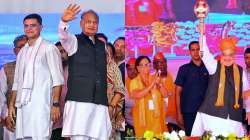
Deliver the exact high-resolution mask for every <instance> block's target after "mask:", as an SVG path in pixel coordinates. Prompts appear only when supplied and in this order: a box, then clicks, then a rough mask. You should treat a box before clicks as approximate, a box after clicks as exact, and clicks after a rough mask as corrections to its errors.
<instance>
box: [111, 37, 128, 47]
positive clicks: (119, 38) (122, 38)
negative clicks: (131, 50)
mask: <svg viewBox="0 0 250 140" xmlns="http://www.w3.org/2000/svg"><path fill="white" fill-rule="evenodd" d="M118 40H123V41H125V37H123V36H120V37H118V38H116V40H115V41H114V43H113V45H115V42H116V41H118Z"/></svg>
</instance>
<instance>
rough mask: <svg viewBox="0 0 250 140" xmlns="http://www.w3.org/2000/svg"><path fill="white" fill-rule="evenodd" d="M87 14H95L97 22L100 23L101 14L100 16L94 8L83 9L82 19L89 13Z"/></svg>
mask: <svg viewBox="0 0 250 140" xmlns="http://www.w3.org/2000/svg"><path fill="white" fill-rule="evenodd" d="M87 14H93V15H94V16H95V18H96V20H97V22H98V23H99V16H98V14H97V13H96V12H95V11H94V10H92V9H90V10H87V11H83V12H82V14H81V19H83V18H84V16H85V15H87Z"/></svg>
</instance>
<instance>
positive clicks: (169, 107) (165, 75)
mask: <svg viewBox="0 0 250 140" xmlns="http://www.w3.org/2000/svg"><path fill="white" fill-rule="evenodd" d="M153 65H154V69H155V71H156V73H157V74H158V75H159V76H160V77H161V84H162V85H163V86H164V88H165V89H166V91H165V93H164V94H163V95H164V97H165V99H164V100H165V109H166V118H167V120H166V121H167V122H171V123H174V124H176V118H177V111H176V108H177V107H176V100H175V98H176V95H175V86H174V81H173V77H172V75H171V73H169V72H168V71H167V60H166V59H165V57H164V55H163V53H161V52H158V53H157V54H156V55H155V56H154V60H153Z"/></svg>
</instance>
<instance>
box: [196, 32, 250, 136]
mask: <svg viewBox="0 0 250 140" xmlns="http://www.w3.org/2000/svg"><path fill="white" fill-rule="evenodd" d="M201 29H203V28H201ZM201 34H204V32H203V31H202V30H201ZM201 41H202V42H203V44H204V45H203V47H202V51H203V53H202V55H203V56H202V60H203V62H204V64H205V66H206V68H207V70H208V72H209V83H208V88H207V91H206V96H205V99H204V101H203V103H202V105H201V106H200V108H199V110H198V113H197V115H196V119H195V122H194V125H193V129H192V135H193V136H201V135H202V134H203V133H204V132H205V131H210V132H211V133H212V134H213V135H215V136H217V135H220V134H230V133H234V134H236V135H237V137H243V136H244V135H245V129H244V126H243V125H242V121H243V119H245V118H247V119H248V124H249V122H250V120H249V119H250V98H249V96H248V97H245V95H249V92H250V90H249V83H248V81H247V76H246V73H245V71H244V70H243V68H242V67H241V66H239V65H238V64H237V63H236V61H235V54H236V44H237V40H236V39H235V38H232V37H227V38H224V39H222V40H221V41H220V42H219V46H218V47H219V49H220V51H221V59H220V61H217V60H215V59H214V57H213V55H212V54H211V53H210V51H209V48H208V46H207V44H206V38H205V37H204V38H200V42H201ZM242 97H244V98H242ZM243 102H244V103H245V106H243ZM243 107H244V108H245V109H246V112H247V113H246V116H243Z"/></svg>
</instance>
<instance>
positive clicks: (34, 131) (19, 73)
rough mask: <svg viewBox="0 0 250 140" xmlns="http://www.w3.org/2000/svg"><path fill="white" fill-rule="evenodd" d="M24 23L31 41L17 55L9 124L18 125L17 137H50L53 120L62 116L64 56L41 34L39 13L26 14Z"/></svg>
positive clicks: (33, 139)
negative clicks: (61, 99) (62, 59)
mask: <svg viewBox="0 0 250 140" xmlns="http://www.w3.org/2000/svg"><path fill="white" fill-rule="evenodd" d="M23 24H24V32H25V35H26V36H27V38H28V42H27V43H26V45H25V46H24V47H23V48H22V50H21V51H20V53H19V54H18V56H17V64H16V70H15V75H14V83H13V87H12V96H11V99H10V103H9V107H8V109H9V110H8V118H9V119H10V123H11V124H9V125H8V126H12V125H16V139H25V140H49V139H50V134H51V130H52V124H51V122H52V121H53V122H56V121H57V120H58V119H59V117H60V108H59V100H60V94H61V88H62V85H63V82H64V79H63V69H62V61H61V56H60V52H59V51H58V49H57V48H56V46H55V45H54V44H52V43H50V42H48V41H46V40H45V39H43V38H42V37H41V36H40V33H41V31H42V18H41V16H40V15H38V14H30V15H27V16H26V17H25V18H24V19H23ZM15 118H16V120H15ZM8 128H9V129H10V130H11V128H10V127H8Z"/></svg>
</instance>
